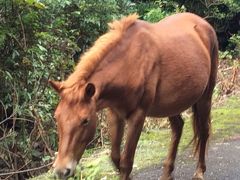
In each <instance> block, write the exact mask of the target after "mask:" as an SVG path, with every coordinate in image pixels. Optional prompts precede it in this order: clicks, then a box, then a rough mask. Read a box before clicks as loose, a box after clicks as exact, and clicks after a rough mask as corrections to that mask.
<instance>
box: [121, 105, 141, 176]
mask: <svg viewBox="0 0 240 180" xmlns="http://www.w3.org/2000/svg"><path fill="white" fill-rule="evenodd" d="M144 119H145V113H144V111H143V110H142V109H138V110H136V111H135V112H134V113H132V115H131V116H130V118H129V119H128V122H127V123H128V130H127V137H126V143H125V147H124V151H123V152H122V155H121V160H120V177H121V180H128V179H130V178H129V175H130V173H131V171H132V167H133V160H134V154H135V150H136V146H137V142H138V139H139V136H140V134H141V131H142V127H143V124H144Z"/></svg>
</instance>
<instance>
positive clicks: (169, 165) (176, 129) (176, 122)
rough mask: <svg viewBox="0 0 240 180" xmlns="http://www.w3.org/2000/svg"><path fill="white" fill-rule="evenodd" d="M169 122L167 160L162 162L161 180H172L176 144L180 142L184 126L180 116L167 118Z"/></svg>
mask: <svg viewBox="0 0 240 180" xmlns="http://www.w3.org/2000/svg"><path fill="white" fill-rule="evenodd" d="M169 121H170V126H171V129H172V135H171V144H170V148H169V151H168V155H167V159H166V160H165V161H164V165H163V167H164V168H163V175H162V177H161V180H169V179H173V177H172V175H171V173H172V172H173V170H174V162H175V159H176V155H177V149H178V144H179V142H180V138H181V135H182V129H183V125H184V122H183V119H182V117H181V116H180V115H177V116H173V117H169Z"/></svg>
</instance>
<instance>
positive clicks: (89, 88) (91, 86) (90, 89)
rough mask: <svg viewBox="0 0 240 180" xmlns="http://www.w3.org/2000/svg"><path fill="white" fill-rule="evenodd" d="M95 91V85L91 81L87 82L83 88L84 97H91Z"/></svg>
mask: <svg viewBox="0 0 240 180" xmlns="http://www.w3.org/2000/svg"><path fill="white" fill-rule="evenodd" d="M95 91H96V88H95V85H94V84H92V83H88V84H87V86H86V88H85V98H86V99H90V98H91V97H93V95H94V94H95Z"/></svg>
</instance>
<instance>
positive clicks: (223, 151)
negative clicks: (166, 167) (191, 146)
mask: <svg viewBox="0 0 240 180" xmlns="http://www.w3.org/2000/svg"><path fill="white" fill-rule="evenodd" d="M206 163H207V171H206V173H205V180H240V137H235V138H233V139H231V140H228V141H225V142H222V143H215V144H212V145H211V146H210V149H209V152H208V157H207V161H206ZM175 166H176V169H175V173H174V174H175V180H190V179H191V177H192V175H193V173H194V170H195V166H196V161H195V160H193V158H192V157H191V156H190V151H188V152H185V153H183V154H181V155H179V158H178V159H177V161H176V164H175ZM161 173H162V171H161V165H159V166H155V167H151V168H147V169H145V170H143V171H141V172H138V173H136V174H135V175H134V177H133V180H157V179H159V177H160V175H161Z"/></svg>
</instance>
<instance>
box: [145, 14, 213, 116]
mask: <svg viewBox="0 0 240 180" xmlns="http://www.w3.org/2000/svg"><path fill="white" fill-rule="evenodd" d="M151 26H152V31H153V37H154V39H155V43H156V46H157V47H158V48H159V52H160V55H159V58H158V59H156V61H158V62H157V64H160V68H159V79H158V83H157V84H158V85H157V87H156V89H157V90H156V95H155V100H154V103H153V104H152V106H151V108H150V113H149V115H152V116H172V115H176V114H179V113H181V112H182V111H183V110H185V109H187V108H188V107H190V106H191V105H193V104H194V103H196V101H197V100H198V99H199V98H200V97H201V96H202V94H203V93H204V91H205V89H206V87H207V85H208V81H209V77H210V73H211V63H212V62H211V51H212V49H213V46H214V45H215V44H216V42H215V41H217V40H216V35H215V32H214V30H213V28H212V27H211V26H210V25H209V24H208V23H207V22H206V21H205V20H203V19H202V18H200V17H198V16H196V15H193V14H191V13H182V14H176V15H173V16H170V17H167V18H166V19H164V20H162V21H160V22H159V23H156V24H153V25H151Z"/></svg>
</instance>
